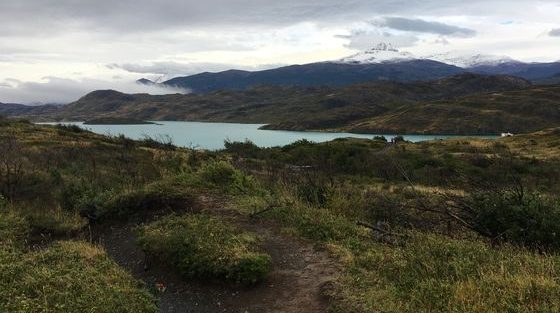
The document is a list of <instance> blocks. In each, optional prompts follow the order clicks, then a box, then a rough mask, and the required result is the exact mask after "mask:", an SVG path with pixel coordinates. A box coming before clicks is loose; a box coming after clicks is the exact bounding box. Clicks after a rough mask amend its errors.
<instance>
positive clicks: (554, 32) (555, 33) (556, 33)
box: [548, 28, 560, 37]
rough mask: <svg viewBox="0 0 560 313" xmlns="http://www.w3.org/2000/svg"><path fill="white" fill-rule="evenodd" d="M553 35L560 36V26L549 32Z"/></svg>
mask: <svg viewBox="0 0 560 313" xmlns="http://www.w3.org/2000/svg"><path fill="white" fill-rule="evenodd" d="M548 35H549V36H551V37H560V28H555V29H553V30H551V31H550V32H549V33H548Z"/></svg>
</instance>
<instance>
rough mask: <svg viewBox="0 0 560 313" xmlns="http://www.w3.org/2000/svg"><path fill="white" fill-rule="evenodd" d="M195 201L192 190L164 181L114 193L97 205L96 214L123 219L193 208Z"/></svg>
mask: <svg viewBox="0 0 560 313" xmlns="http://www.w3.org/2000/svg"><path fill="white" fill-rule="evenodd" d="M195 202H196V199H195V196H194V195H193V193H192V192H191V191H190V190H188V189H186V188H184V187H183V186H181V185H180V184H177V183H175V182H169V181H163V182H157V183H153V184H151V185H148V186H146V187H144V188H142V189H138V190H134V191H129V192H124V193H119V194H116V195H113V196H112V197H111V198H110V199H109V200H108V201H107V202H106V203H102V204H100V205H99V206H97V207H96V211H95V215H96V217H98V218H105V219H106V218H109V217H111V218H116V219H123V218H127V217H129V216H130V215H134V214H143V213H149V212H154V211H161V210H178V211H184V210H191V209H192V208H193V207H194V205H195Z"/></svg>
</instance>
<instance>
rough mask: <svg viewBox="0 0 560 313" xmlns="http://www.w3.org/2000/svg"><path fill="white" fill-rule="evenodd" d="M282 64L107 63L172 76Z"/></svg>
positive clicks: (142, 72) (267, 67)
mask: <svg viewBox="0 0 560 313" xmlns="http://www.w3.org/2000/svg"><path fill="white" fill-rule="evenodd" d="M282 65H283V64H264V65H257V66H236V65H235V64H221V63H179V62H152V63H148V64H135V63H124V64H117V63H113V64H108V65H107V68H109V69H121V70H124V71H127V72H130V73H136V74H156V75H165V76H166V77H173V76H178V75H182V76H186V75H192V74H198V73H201V72H220V71H226V70H230V69H233V68H235V69H241V70H253V71H254V70H263V69H269V68H276V67H280V66H282Z"/></svg>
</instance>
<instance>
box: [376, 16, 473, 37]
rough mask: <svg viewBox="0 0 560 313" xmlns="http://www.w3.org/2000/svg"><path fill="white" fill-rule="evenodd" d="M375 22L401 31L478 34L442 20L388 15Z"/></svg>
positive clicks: (466, 35)
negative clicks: (435, 20) (441, 21)
mask: <svg viewBox="0 0 560 313" xmlns="http://www.w3.org/2000/svg"><path fill="white" fill-rule="evenodd" d="M373 24H374V25H377V26H381V27H387V28H391V29H395V30H400V31H407V32H416V33H428V34H436V35H445V36H453V37H473V36H475V35H476V31H475V30H472V29H469V28H463V27H458V26H454V25H449V24H444V23H440V22H431V21H425V20H421V19H409V18H404V17H386V18H384V19H383V20H381V21H375V22H373Z"/></svg>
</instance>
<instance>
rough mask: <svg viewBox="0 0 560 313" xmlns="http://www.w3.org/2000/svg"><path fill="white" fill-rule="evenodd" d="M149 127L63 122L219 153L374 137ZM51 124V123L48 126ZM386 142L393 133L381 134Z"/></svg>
mask: <svg viewBox="0 0 560 313" xmlns="http://www.w3.org/2000/svg"><path fill="white" fill-rule="evenodd" d="M156 123H157V124H148V125H84V123H83V122H65V123H64V124H71V125H78V126H80V127H83V128H85V129H88V130H91V131H93V132H95V133H99V134H103V135H120V134H122V135H125V136H126V137H129V138H132V139H142V138H143V137H145V136H150V137H157V136H162V135H168V136H170V137H171V138H172V139H173V143H174V144H175V145H178V146H182V147H192V148H198V149H208V150H219V149H222V148H223V147H224V140H230V141H245V140H250V141H252V142H254V143H255V144H256V145H258V146H260V147H275V146H284V145H287V144H290V143H293V142H295V141H297V140H300V139H307V140H310V141H313V142H325V141H330V140H333V139H336V138H346V137H352V138H373V137H375V136H376V135H375V134H373V135H371V134H367V135H366V134H352V133H325V132H299V131H283V130H261V129H259V127H261V126H263V124H235V123H204V122H160V121H158V122H156ZM49 124H53V123H49ZM380 135H384V136H385V137H386V138H387V139H390V138H392V137H394V136H395V135H394V134H380ZM457 137H461V136H431V135H404V138H405V139H406V140H409V141H412V142H419V141H426V140H434V139H448V138H457ZM477 138H489V139H493V138H496V136H477Z"/></svg>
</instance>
